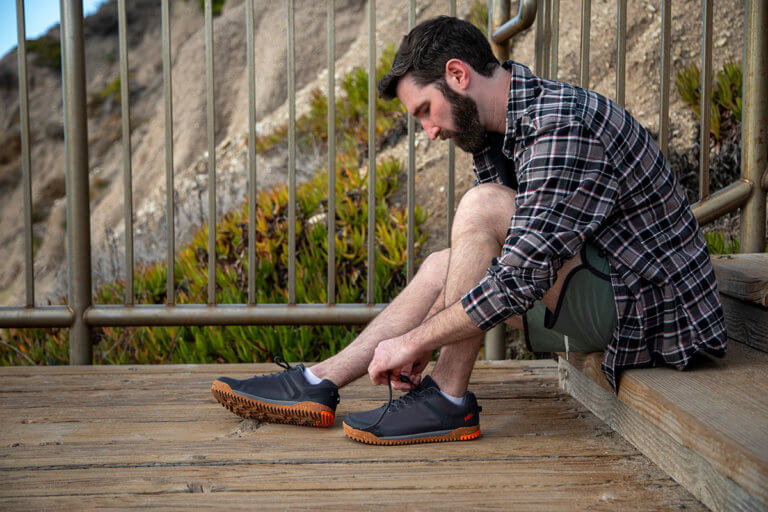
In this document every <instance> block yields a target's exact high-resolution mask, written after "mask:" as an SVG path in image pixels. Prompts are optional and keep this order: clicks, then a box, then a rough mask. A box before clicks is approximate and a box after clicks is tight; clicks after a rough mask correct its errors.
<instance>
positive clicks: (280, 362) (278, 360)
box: [272, 356, 293, 370]
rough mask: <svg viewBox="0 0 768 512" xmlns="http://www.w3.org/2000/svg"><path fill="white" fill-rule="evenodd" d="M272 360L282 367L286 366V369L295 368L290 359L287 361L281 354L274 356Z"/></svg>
mask: <svg viewBox="0 0 768 512" xmlns="http://www.w3.org/2000/svg"><path fill="white" fill-rule="evenodd" d="M272 362H273V363H275V364H276V365H277V366H279V367H280V368H285V369H286V370H292V369H293V366H291V364H290V363H289V362H288V361H286V360H285V359H283V358H282V357H280V356H275V357H273V358H272Z"/></svg>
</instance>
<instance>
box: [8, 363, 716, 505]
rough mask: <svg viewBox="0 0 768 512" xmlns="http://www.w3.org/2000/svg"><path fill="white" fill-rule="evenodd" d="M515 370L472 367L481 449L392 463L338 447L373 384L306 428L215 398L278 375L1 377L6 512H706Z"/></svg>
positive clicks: (55, 371) (353, 388) (39, 373)
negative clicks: (185, 511)
mask: <svg viewBox="0 0 768 512" xmlns="http://www.w3.org/2000/svg"><path fill="white" fill-rule="evenodd" d="M520 363H522V364H518V362H509V361H508V362H504V363H503V364H498V363H493V364H486V363H482V364H478V368H477V371H476V372H475V373H474V374H473V376H472V381H471V384H470V387H471V389H473V390H474V391H475V392H476V393H477V394H478V397H479V400H480V403H481V405H483V408H484V409H483V412H482V415H481V426H482V429H483V436H482V437H481V438H480V439H478V440H476V441H470V442H461V443H447V444H430V445H417V446H406V447H391V448H390V447H369V446H365V445H361V444H359V443H355V442H353V441H351V440H349V439H347V438H345V437H344V436H343V434H342V432H341V428H340V424H341V419H342V418H343V415H344V414H346V413H347V412H350V411H356V410H363V409H367V408H373V407H377V406H379V405H381V404H382V403H383V402H384V401H385V399H386V390H385V389H383V388H382V387H375V386H372V385H371V384H370V381H369V380H368V379H367V378H364V379H360V380H358V381H355V382H354V383H353V384H351V385H350V386H348V387H346V388H344V389H342V392H341V395H342V402H341V404H340V406H339V409H338V415H337V421H336V425H335V426H334V427H332V428H329V429H310V428H305V427H296V426H292V425H274V424H259V423H256V422H253V421H249V420H241V419H239V418H237V417H236V416H234V415H232V414H231V413H229V412H228V411H226V410H225V409H224V408H222V407H221V406H220V405H218V404H217V403H215V402H214V401H213V399H212V398H211V395H210V384H211V381H212V379H213V378H215V377H216V376H219V375H222V374H224V375H227V374H228V375H233V376H243V377H246V376H251V375H253V374H254V373H259V372H271V371H274V370H275V367H274V365H232V366H229V365H226V366H225V365H222V366H215V365H211V366H207V365H202V366H183V367H182V366H177V367H171V368H164V367H151V366H142V367H79V368H78V367H75V368H72V367H52V368H40V367H36V368H0V410H1V411H2V414H0V472H2V478H0V503H1V504H2V505H0V508H3V509H29V508H36V509H39V508H43V509H45V508H64V509H78V510H80V509H91V508H132V507H142V508H146V507H149V508H164V509H178V508H182V507H195V508H211V509H217V510H220V509H221V508H223V507H225V506H226V507H227V508H232V509H236V510H239V509H248V510H253V509H254V508H256V509H285V508H294V509H295V508H306V507H309V506H313V507H316V506H328V507H333V508H339V509H349V508H356V509H358V510H359V509H360V507H361V506H362V508H366V507H372V508H377V507H378V506H385V505H386V506H388V507H398V508H403V509H406V510H410V509H415V508H416V509H420V510H421V509H442V510H446V509H449V510H458V509H477V508H483V509H504V510H553V509H574V510H616V509H621V510H625V509H626V510H632V509H635V510H638V509H642V510H668V509H670V508H674V507H677V506H683V507H685V508H686V509H690V510H703V506H702V505H701V503H699V502H698V501H697V500H696V499H695V498H694V497H693V496H692V495H691V494H690V493H688V492H686V491H685V490H684V489H682V488H681V487H680V486H679V485H677V484H676V483H675V482H674V481H672V480H671V479H670V478H669V477H667V476H666V475H665V474H664V473H663V472H662V471H660V470H659V469H658V468H657V467H656V466H654V465H653V464H652V463H651V462H650V461H649V460H648V459H647V458H646V457H644V456H643V455H642V454H640V453H639V452H638V451H637V450H636V449H635V448H634V447H632V446H631V445H630V444H629V443H627V442H626V441H624V440H623V439H621V438H620V437H618V436H617V435H616V434H615V433H614V432H613V431H612V430H611V429H610V428H609V427H608V426H606V425H605V424H604V423H603V422H602V421H600V420H599V419H598V418H596V417H595V416H594V415H592V414H591V413H589V411H588V410H587V409H586V408H584V407H583V406H582V405H580V404H579V403H578V402H576V401H575V400H573V399H572V398H570V397H568V396H567V395H566V394H565V393H563V392H562V391H561V390H559V389H558V385H557V378H556V371H557V369H556V366H555V364H554V362H552V361H543V362H542V361H539V362H520Z"/></svg>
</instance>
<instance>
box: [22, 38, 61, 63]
mask: <svg viewBox="0 0 768 512" xmlns="http://www.w3.org/2000/svg"><path fill="white" fill-rule="evenodd" d="M26 45H27V51H28V52H30V53H34V54H36V57H35V60H33V61H32V62H33V63H34V64H35V66H40V67H46V68H51V69H54V70H56V71H59V72H60V71H61V42H60V41H59V40H58V39H56V38H53V37H49V36H47V35H45V36H42V37H39V38H37V39H27V43H26Z"/></svg>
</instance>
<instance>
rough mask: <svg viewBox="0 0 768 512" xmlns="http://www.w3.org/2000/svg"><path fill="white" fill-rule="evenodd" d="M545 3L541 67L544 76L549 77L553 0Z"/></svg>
mask: <svg viewBox="0 0 768 512" xmlns="http://www.w3.org/2000/svg"><path fill="white" fill-rule="evenodd" d="M541 4H543V7H542V13H543V15H544V20H543V25H542V26H543V29H544V33H543V34H542V36H543V38H542V40H541V43H542V44H541V67H542V71H543V74H542V76H543V77H544V78H547V79H549V78H550V71H549V63H550V50H551V46H550V45H551V43H552V0H544V1H543V2H541Z"/></svg>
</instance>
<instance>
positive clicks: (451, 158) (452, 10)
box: [445, 0, 456, 247]
mask: <svg viewBox="0 0 768 512" xmlns="http://www.w3.org/2000/svg"><path fill="white" fill-rule="evenodd" d="M448 14H449V15H450V16H454V17H455V16H456V0H450V1H449V2H448ZM447 188H448V191H447V194H448V198H447V201H446V204H447V210H448V212H447V215H446V222H447V223H448V226H447V229H446V230H445V232H446V233H447V235H446V236H447V240H446V244H447V245H448V247H450V246H451V228H452V227H453V211H454V209H455V206H454V195H455V190H456V147H455V146H454V144H453V141H452V140H450V139H449V140H448V187H447Z"/></svg>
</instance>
